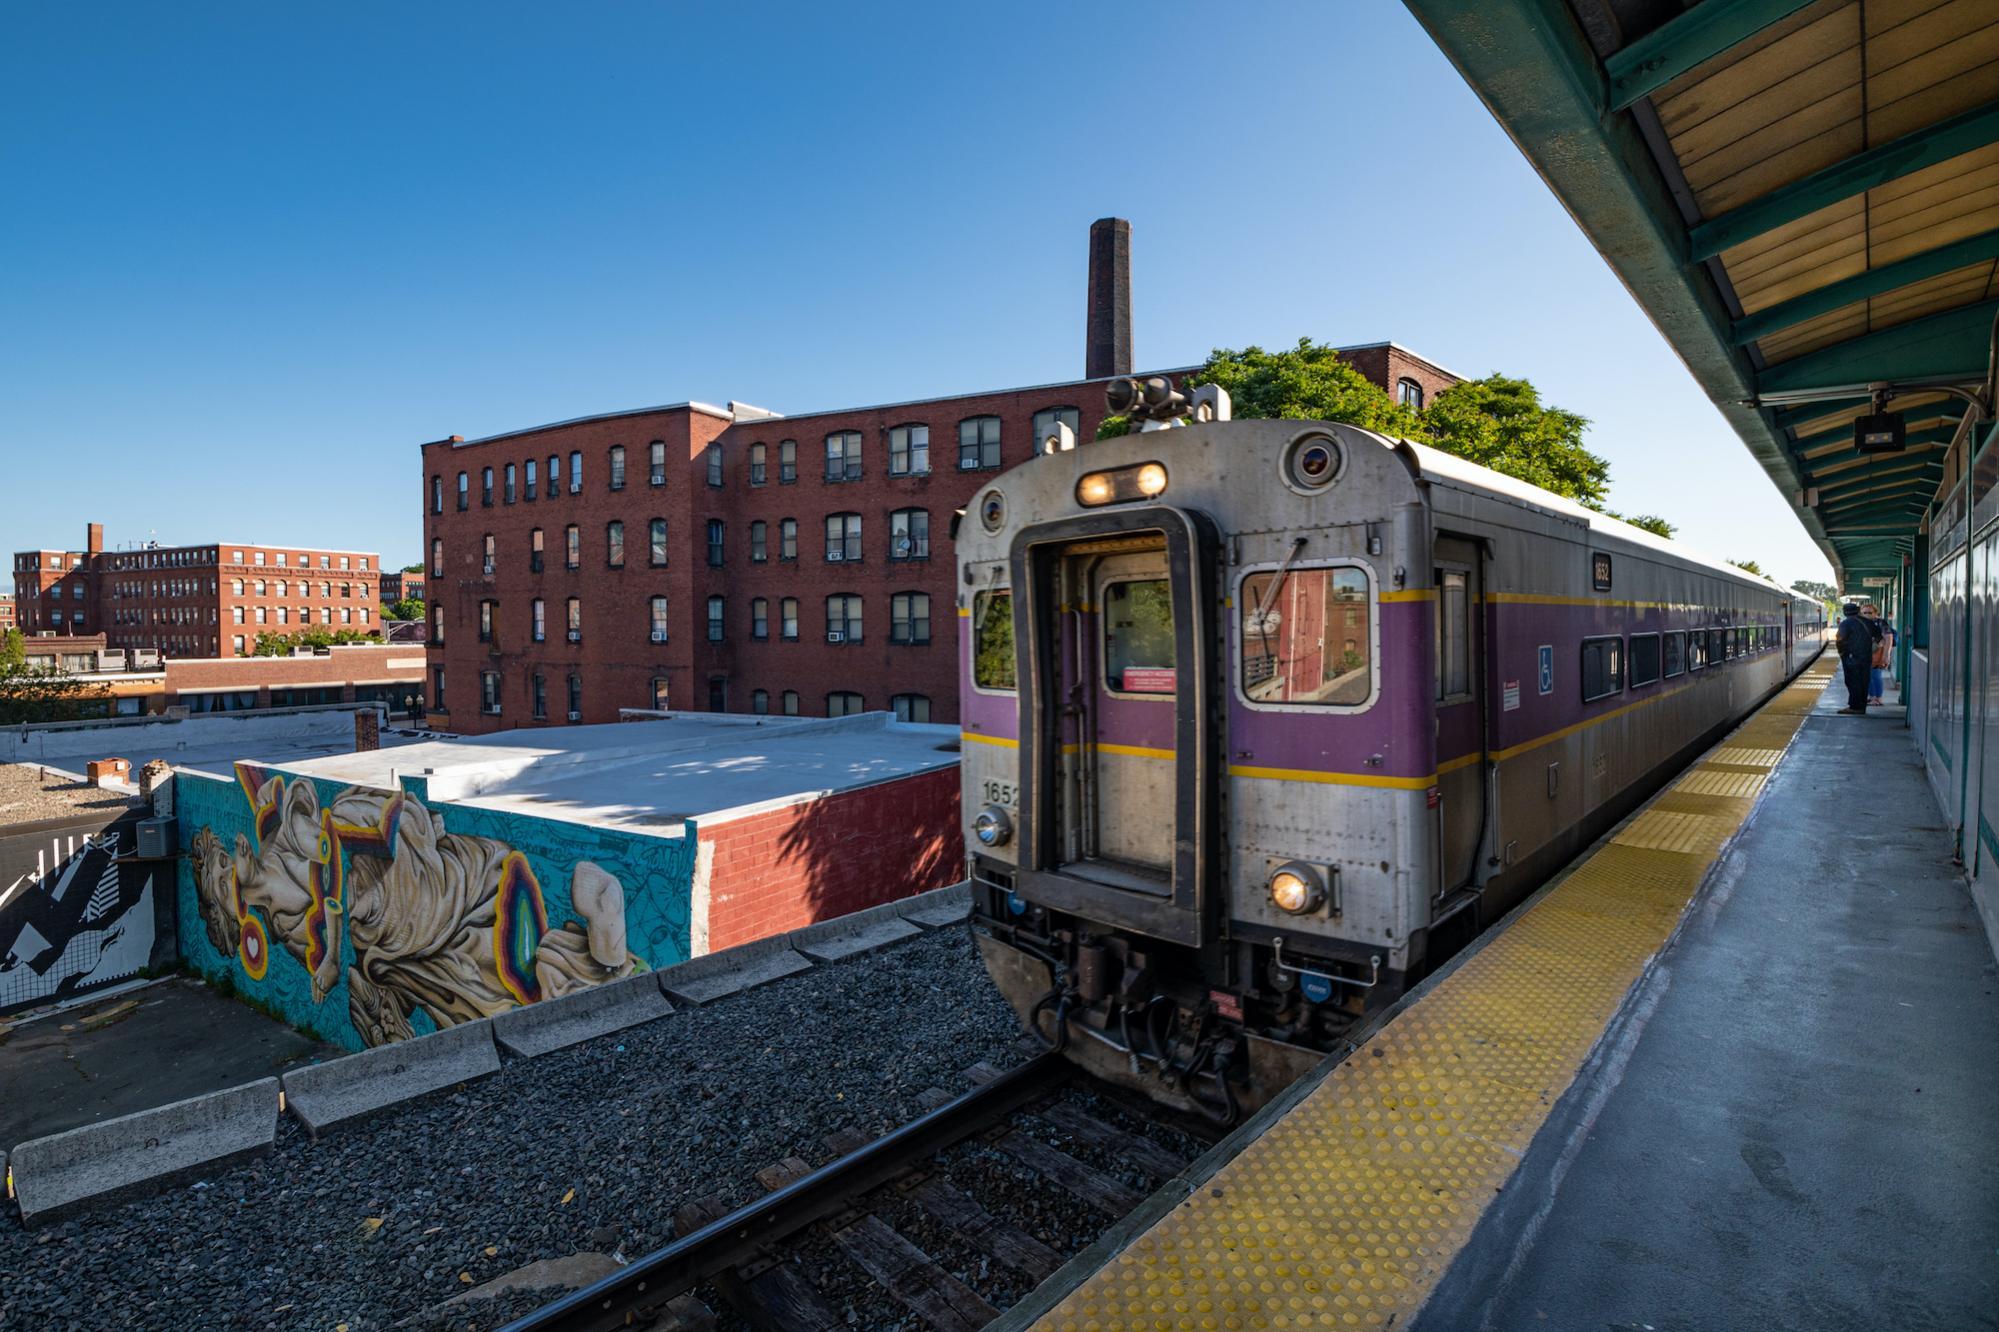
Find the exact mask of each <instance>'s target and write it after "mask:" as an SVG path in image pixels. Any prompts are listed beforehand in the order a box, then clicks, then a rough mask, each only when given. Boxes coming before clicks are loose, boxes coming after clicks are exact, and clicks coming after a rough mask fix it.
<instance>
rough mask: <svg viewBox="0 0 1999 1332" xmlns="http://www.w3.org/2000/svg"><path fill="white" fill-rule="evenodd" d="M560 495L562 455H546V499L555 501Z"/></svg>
mask: <svg viewBox="0 0 1999 1332" xmlns="http://www.w3.org/2000/svg"><path fill="white" fill-rule="evenodd" d="M561 494H562V455H561V454H559V453H551V454H549V455H548V497H549V498H550V499H555V498H557V497H558V496H560V495H561Z"/></svg>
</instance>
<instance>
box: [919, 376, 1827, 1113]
mask: <svg viewBox="0 0 1999 1332" xmlns="http://www.w3.org/2000/svg"><path fill="white" fill-rule="evenodd" d="M1140 390H1141V386H1137V385H1131V386H1130V391H1129V392H1127V393H1125V394H1124V396H1123V397H1122V398H1120V399H1117V400H1116V401H1120V402H1127V403H1128V402H1129V401H1131V399H1132V397H1133V395H1134V394H1135V393H1137V392H1139V391H1140ZM1176 401H1177V400H1176ZM1223 401H1224V403H1225V400H1223ZM1220 411H1221V414H1222V415H1223V416H1224V417H1225V416H1226V406H1225V405H1224V406H1222V407H1221V409H1220ZM1203 414H1207V413H1203ZM956 543H957V554H958V561H959V574H960V586H959V600H958V614H959V626H960V654H959V655H960V662H961V667H960V669H961V676H962V678H961V680H960V698H961V700H962V701H961V717H962V723H961V725H962V730H963V739H964V744H963V746H962V760H963V761H962V776H963V800H964V811H965V818H966V832H967V848H968V860H969V862H970V864H969V872H970V877H971V879H972V881H973V887H974V893H973V900H974V918H973V925H974V931H975V934H976V937H977V939H978V943H979V947H980V950H981V952H982V954H983V957H984V960H985V963H986V966H987V969H988V970H989V971H990V973H991V974H992V976H993V978H994V980H995V981H996V983H997V984H998V985H999V987H1000V989H1001V990H1002V991H1003V992H1004V993H1005V994H1006V996H1007V998H1008V1000H1009V1001H1010V1002H1011V1003H1012V1004H1013V1006H1014V1007H1015V1008H1016V1009H1017V1010H1018V1011H1019V1013H1020V1015H1021V1018H1022V1020H1023V1022H1024V1023H1026V1024H1027V1025H1028V1026H1029V1028H1030V1029H1031V1030H1033V1031H1035V1032H1036V1033H1037V1034H1038V1035H1039V1036H1040V1037H1042V1038H1043V1039H1044V1040H1046V1041H1048V1042H1050V1043H1051V1044H1054V1045H1056V1046H1058V1047H1060V1048H1063V1049H1065V1050H1066V1051H1067V1052H1068V1053H1069V1054H1070V1055H1071V1057H1073V1058H1075V1059H1076V1060H1078V1061H1079V1062H1080V1063H1082V1064H1083V1065H1084V1066H1085V1067H1087V1068H1088V1069H1089V1070H1090V1071H1092V1072H1094V1073H1096V1074H1098V1075H1099V1076H1102V1077H1105V1078H1108V1079H1111V1080H1113V1081H1119V1082H1123V1083H1126V1084H1128V1085H1131V1086H1133V1087H1136V1088H1138V1089H1139V1090H1141V1091H1143V1092H1145V1093H1146V1094H1148V1095H1150V1096H1152V1097H1153V1098H1155V1099H1158V1100H1162V1101H1166V1102H1169V1103H1176V1104H1179V1105H1180V1106H1181V1107H1182V1108H1188V1109H1196V1110H1199V1111H1201V1112H1202V1113H1205V1114H1207V1115H1209V1116H1211V1117H1213V1118H1214V1119H1216V1120H1218V1121H1222V1122H1227V1121H1230V1120H1232V1119H1234V1118H1235V1117H1236V1116H1238V1115H1239V1114H1241V1113H1243V1112H1245V1111H1247V1110H1249V1109H1252V1108H1254V1107H1256V1106H1258V1105H1260V1104H1262V1103H1263V1102H1264V1101H1266V1100H1268V1099H1269V1098H1270V1097H1271V1096H1272V1095H1274V1094H1275V1093H1276V1092H1277V1091H1278V1090H1280V1089H1281V1088H1282V1087H1283V1086H1284V1085H1285V1084H1287V1083H1289V1082H1290V1081H1291V1080H1292V1079H1293V1078H1294V1077H1295V1076H1296V1075H1297V1074H1298V1073H1299V1072H1301V1071H1303V1069H1305V1068H1307V1067H1309V1066H1310V1065H1311V1064H1312V1063H1314V1062H1316V1061H1317V1060H1318V1059H1319V1058H1320V1057H1321V1055H1322V1053H1323V1052H1324V1051H1325V1050H1327V1049H1329V1048H1331V1046H1332V1045H1333V1044H1334V1043H1336V1042H1337V1041H1338V1039H1339V1038H1340V1036H1341V1035H1342V1034H1343V1033H1345V1032H1347V1031H1348V1030H1349V1029H1350V1028H1351V1027H1352V1025H1353V1023H1354V1022H1355V1021H1356V1020H1358V1019H1359V1018H1361V1017H1363V1016H1365V1015H1367V1014H1368V1013H1369V1012H1371V1011H1373V1010H1375V1009H1377V1008H1378V1007H1380V1006H1382V1005H1384V1004H1385V1003H1387V1002H1389V1001H1390V1000H1392V999H1393V998H1394V997H1395V996H1396V995H1398V994H1400V993H1401V992H1402V991H1403V990H1404V989H1405V988H1406V987H1407V986H1409V985H1410V984H1412V983H1414V981H1415V980H1417V979H1420V978H1421V976H1422V975H1424V974H1425V972H1426V971H1427V970H1428V969H1430V968H1432V967H1434V966H1435V965H1437V964H1438V963H1439V962H1441V961H1442V960H1443V959H1444V958H1446V957H1448V956H1449V955H1450V953H1452V952H1453V951H1455V950H1456V949H1457V948H1459V947H1461V946H1462V945H1463V944H1464V943H1466V942H1467V941H1469V940H1470V939H1471V938H1473V937H1474V936H1475V935H1476V934H1477V933H1478V932H1479V931H1480V930H1482V929H1483V928H1484V927H1485V926H1486V925H1488V924H1490V923H1491V922H1492V921H1494V920H1496V919H1497V918H1498V917H1499V916H1500V915H1502V914H1503V913H1504V912H1505V911H1506V910H1508V909H1509V908H1510V907H1512V906H1514V905H1515V904H1517V903H1518V902H1519V901H1521V900H1522V899H1523V898H1524V897H1525V896H1527V895H1528V893H1530V892H1531V891H1532V889H1533V888H1534V887H1536V886H1537V885H1538V884H1540V883H1541V882H1542V881H1544V880H1545V879H1546V878H1547V877H1548V876H1549V875H1550V874H1551V873H1552V872H1553V871H1554V870H1556V869H1557V868H1559V867H1560V866H1561V865H1562V864H1564V863H1565V862H1567V861H1568V860H1570V859H1572V858H1573V857H1574V856H1575V855H1576V854H1577V853H1578V852H1579V851H1580V850H1581V849H1583V848H1584V847H1586V846H1587V845H1588V844H1589V843H1590V842H1591V841H1592V840H1593V839H1594V838H1596V837H1597V836H1598V835H1600V834H1601V833H1602V832H1603V831H1604V830H1605V829H1607V828H1608V827H1609V826H1611V825H1612V824H1613V823H1614V822H1615V821H1616V820H1617V819H1619V818H1621V817H1623V816H1624V815H1625V814H1627V813H1628V812H1629V811H1630V810H1631V809H1632V808H1633V807H1634V806H1635V805H1636V804H1637V803H1638V802H1639V801H1640V800H1642V799H1643V798H1644V797H1645V796H1646V795H1648V794H1649V793H1651V792H1652V791H1654V790H1656V789H1657V788H1658V787H1659V786H1660V785H1661V784H1662V783H1663V782H1664V781H1666V780H1667V779H1669V778H1670V777H1671V776H1672V775H1673V774H1674V773H1675V772H1676V771H1677V770H1678V769H1680V768H1681V767H1683V766H1684V765H1685V763H1686V762H1687V761H1688V760H1690V759H1691V758H1692V757H1693V756H1694V755H1695V754H1697V753H1698V752H1699V751H1700V750H1701V749H1703V748H1705V747H1706V746H1707V745H1709V744H1711V743H1712V742H1713V741H1714V740H1715V739H1716V738H1718V737H1719V736H1720V735H1721V734H1722V733H1723V732H1725V731H1726V730H1727V729H1728V728H1729V727H1730V726H1732V725H1733V724H1734V723H1736V722H1738V721H1739V720H1741V719H1742V718H1743V717H1744V716H1745V715H1746V714H1748V713H1749V712H1750V711H1751V710H1753V709H1754V708H1755V707H1756V706H1757V705H1758V704H1759V703H1760V702H1761V701H1763V700H1764V699H1766V698H1768V697H1769V696H1770V695H1771V694H1772V693H1774V692H1775V691H1776V690H1778V689H1780V688H1782V687H1783V685H1784V684H1785V683H1786V682H1787V681H1788V680H1790V679H1791V678H1792V677H1793V676H1795V675H1796V674H1797V673H1798V672H1799V671H1801V670H1802V669H1803V668H1804V667H1805V666H1806V665H1807V664H1808V663H1809V662H1810V661H1811V660H1812V659H1813V658H1814V657H1816V656H1817V655H1818V653H1819V652H1820V651H1821V649H1822V647H1823V645H1824V641H1825V634H1826V623H1825V610H1824V607H1823V606H1822V605H1820V604H1819V603H1817V602H1815V601H1812V600H1810V599H1806V598H1800V597H1798V596H1796V595H1795V594H1793V593H1790V592H1788V591H1786V590H1785V589H1783V588H1780V587H1778V586H1777V585H1775V584H1774V583H1772V582H1769V581H1768V580H1766V579H1763V578H1759V577H1755V576H1752V575H1750V574H1748V573H1745V572H1743V571H1742V570H1740V569H1737V568H1735V567H1733V566H1730V565H1725V564H1718V563H1714V562H1711V561H1709V560H1706V559H1704V558H1701V557H1699V556H1696V555H1692V554H1689V553H1688V552H1686V551H1685V550H1683V549H1681V548H1680V547H1678V546H1676V545H1674V544H1673V543H1672V542H1670V541H1667V540H1664V539H1661V538H1659V537H1656V536H1654V535H1652V534H1651V533H1648V532H1645V531H1642V530H1640V529H1638V528H1634V527H1631V526H1630V525H1628V524H1625V523H1622V522H1619V521H1617V520H1615V519H1611V518H1608V517H1606V516H1604V515H1602V514H1599V513H1595V512H1592V511H1591V510H1589V509H1586V508H1584V507H1582V506H1580V505H1578V504H1575V503H1573V502H1571V501H1568V500H1565V499H1562V498H1560V497H1559V496H1556V495H1553V494H1550V493H1549V492H1547V491H1543V490H1541V489H1539V488H1537V487H1535V486H1531V485H1528V484H1526V483H1524V482H1521V481H1517V480H1515V479H1513V478H1511V477H1507V476H1503V475H1500V474H1499V473H1496V472H1493V471H1490V470H1488V469H1486V468H1483V467H1479V466H1477V465H1475V464H1472V463H1468V462H1466V461H1464V460H1462V459H1459V458H1456V457H1453V456H1451V455H1449V454H1445V453H1441V452H1438V451H1437V450H1434V449H1430V448H1427V447H1424V446H1422V445H1417V444H1412V443H1408V442H1406V441H1396V440H1392V439H1387V438H1384V437H1383V436H1380V435H1377V434H1373V433H1371V432H1369V431H1366V430H1362V429H1358V428H1356V427H1352V426H1347V425H1331V424H1324V423H1313V422H1302V421H1236V422H1230V421H1227V420H1225V419H1223V420H1211V421H1208V422H1206V423H1198V424H1192V425H1187V426H1181V427H1177V428H1170V429H1156V428H1155V429H1147V430H1144V431H1142V432H1140V433H1136V434H1132V435H1128V436H1124V437H1121V438H1115V439H1109V440H1100V441H1097V442H1095V443H1092V444H1090V445H1088V446H1087V447H1084V448H1069V449H1068V450H1067V451H1052V452H1048V453H1045V454H1043V455H1042V456H1039V457H1036V458H1034V459H1032V460H1031V461H1029V462H1027V463H1024V464H1022V465H1021V466H1018V467H1016V468H1014V469H1012V470H1010V471H1008V472H1005V473H1003V474H1002V475H1000V476H999V477H997V478H995V479H994V480H993V481H992V482H991V483H990V484H988V485H987V486H985V487H983V488H982V489H981V490H980V491H979V492H978V493H977V494H976V495H975V496H974V497H973V499H972V502H971V504H970V506H969V507H968V508H967V510H966V511H965V513H964V514H963V516H962V518H961V520H960V523H959V530H958V532H957V533H956Z"/></svg>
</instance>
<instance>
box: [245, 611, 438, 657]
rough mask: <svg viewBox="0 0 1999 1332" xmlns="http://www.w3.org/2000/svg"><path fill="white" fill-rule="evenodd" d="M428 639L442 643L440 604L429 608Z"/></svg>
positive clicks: (260, 620) (259, 620)
mask: <svg viewBox="0 0 1999 1332" xmlns="http://www.w3.org/2000/svg"><path fill="white" fill-rule="evenodd" d="M263 622H264V608H263V607H262V606H259V607H257V623H258V624H262V623H263ZM430 641H431V642H432V643H435V644H437V645H438V646H440V647H441V646H443V644H444V607H442V606H432V607H431V608H430Z"/></svg>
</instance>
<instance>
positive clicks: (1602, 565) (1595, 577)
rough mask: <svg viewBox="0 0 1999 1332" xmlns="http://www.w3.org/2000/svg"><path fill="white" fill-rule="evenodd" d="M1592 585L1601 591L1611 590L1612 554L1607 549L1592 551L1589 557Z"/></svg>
mask: <svg viewBox="0 0 1999 1332" xmlns="http://www.w3.org/2000/svg"><path fill="white" fill-rule="evenodd" d="M1589 581H1590V586H1591V587H1593V588H1595V589H1596V590H1597V591H1599V592H1608V591H1610V555H1609V553H1608V552H1606V551H1601V550H1598V551H1592V552H1590V557H1589Z"/></svg>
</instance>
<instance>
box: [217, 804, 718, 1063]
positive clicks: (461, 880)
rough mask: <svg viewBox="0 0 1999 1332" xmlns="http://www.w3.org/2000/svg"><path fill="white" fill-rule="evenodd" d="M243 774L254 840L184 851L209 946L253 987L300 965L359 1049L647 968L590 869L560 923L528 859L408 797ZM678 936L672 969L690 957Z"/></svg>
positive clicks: (618, 899)
mask: <svg viewBox="0 0 1999 1332" xmlns="http://www.w3.org/2000/svg"><path fill="white" fill-rule="evenodd" d="M236 773H237V782H238V785H239V788H240V791H241V794H242V797H243V800H244V802H245V804H247V806H248V814H249V817H248V819H247V820H245V822H246V823H247V825H248V826H247V828H245V829H244V830H242V831H237V832H235V833H234V834H233V836H229V835H226V834H222V833H218V832H217V831H216V830H215V828H214V827H213V826H211V825H209V824H204V825H202V826H201V827H200V828H199V829H198V830H197V831H196V832H195V833H194V836H193V838H192V840H191V842H190V845H189V850H190V852H191V856H190V861H191V869H192V877H193V880H194V883H193V889H194V892H193V897H194V905H195V907H196V909H197V911H198V913H199V918H200V923H201V929H202V933H203V935H204V936H205V937H206V940H207V942H208V944H209V945H210V946H211V947H212V948H213V949H214V950H215V952H216V953H217V954H219V955H220V957H221V958H222V959H232V960H233V961H234V962H235V963H236V964H237V965H238V966H239V967H240V969H241V973H242V974H243V975H244V976H247V977H248V978H249V980H250V981H252V982H262V981H264V980H266V978H267V977H269V976H270V974H271V968H272V965H273V962H274V959H275V958H287V959H289V961H290V962H291V963H295V964H296V966H297V967H298V968H300V969H302V970H303V973H304V977H305V981H306V988H307V998H308V1000H309V1004H310V1006H311V1007H312V1008H313V1009H314V1010H319V1009H321V1008H323V1007H324V1006H326V1005H328V1003H329V1001H334V1000H336V997H337V991H338V990H339V989H340V988H341V987H342V986H343V984H344V987H345V990H346V995H345V999H346V1009H347V1018H348V1024H350V1025H351V1030H352V1032H353V1033H354V1036H355V1037H356V1038H358V1040H357V1041H349V1042H348V1043H349V1044H355V1043H358V1044H360V1045H363V1046H374V1045H383V1044H386V1043H388V1042H391V1041H399V1040H405V1039H407V1038H409V1037H411V1036H413V1035H417V1034H419V1032H420V1031H427V1030H431V1029H433V1028H441V1027H448V1026H453V1025H456V1024H458V1023H461V1022H470V1021H474V1020H476V1019H478V1018H484V1017H491V1016H493V1015H494V1014H496V1013H500V1012H504V1011H506V1010H507V1009H510V1008H514V1007H516V1006H518V1005H521V1004H531V1003H535V1002H537V1001H539V1000H541V999H546V998H554V997H557V996H560V995H564V994H568V993H571V992H572V991H575V990H579V989H584V988H586V987H588V986H592V985H600V984H602V983H604V982H605V981H611V980H617V979H620V978H621V977H625V976H629V975H631V974H633V973H634V972H636V971H641V970H644V969H646V967H647V963H646V962H645V961H644V960H643V959H642V958H640V957H638V956H636V955H634V953H633V952H632V951H631V949H630V948H629V947H628V946H627V941H626V931H627V920H626V915H627V910H628V906H629V904H628V903H627V901H626V892H625V886H624V883H623V882H622V881H621V880H620V878H619V876H618V874H616V873H615V872H613V871H612V870H610V869H607V868H606V867H605V866H603V865H602V864H599V863H597V862H596V861H594V860H591V859H586V858H580V857H579V858H576V859H573V860H571V861H570V862H569V864H568V866H567V878H566V881H563V882H559V883H558V884H556V885H555V886H556V887H557V888H558V890H560V889H566V892H563V891H558V892H557V893H555V894H554V895H553V896H554V899H555V902H554V904H555V905H556V906H557V907H560V906H561V905H562V904H563V903H566V906H567V911H568V912H569V913H572V914H571V918H567V919H565V918H563V913H562V912H561V911H560V910H551V894H550V893H549V892H547V891H545V889H544V884H543V881H542V879H541V877H540V875H539V874H538V872H537V869H536V866H535V863H534V861H533V859H531V858H530V856H529V855H528V854H527V853H526V852H524V851H523V850H521V849H519V848H518V847H516V846H514V845H511V844H510V843H509V842H508V841H505V840H501V839H500V838H495V837H487V836H478V835H472V834H467V833H457V832H450V831H447V830H446V828H445V826H444V818H443V816H442V813H441V812H440V811H433V810H431V809H429V808H427V807H426V806H425V805H424V803H423V802H422V801H421V800H420V799H418V798H417V797H416V796H414V795H412V794H410V793H408V792H405V791H383V790H378V789H374V788H370V787H360V786H350V787H345V788H339V789H337V790H334V791H333V793H332V794H331V796H330V798H328V799H325V800H324V803H322V793H321V791H320V789H319V786H318V785H317V784H316V783H315V782H314V781H313V780H311V779H309V778H305V777H299V776H294V775H287V774H284V773H277V772H271V771H267V770H264V769H261V768H257V767H255V766H253V765H250V764H238V765H237V770H236ZM189 794H194V793H193V792H190V793H189ZM187 812H188V813H191V812H192V811H187ZM473 812H475V813H478V812H482V811H473ZM190 821H191V820H190ZM523 822H525V823H528V824H535V823H540V822H541V821H539V820H524V821H523ZM653 840H655V841H658V840H659V839H653ZM662 886H664V885H662ZM682 901H683V911H682V913H681V917H680V918H681V920H682V921H684V920H685V914H684V897H683V899H682ZM679 933H680V942H679V943H678V946H677V947H671V946H670V947H669V949H668V952H669V959H670V960H678V958H679V957H684V956H685V955H686V946H685V942H684V940H685V932H684V926H683V928H682V930H681V931H680V932H679ZM311 1025H313V1026H314V1028H315V1029H317V1030H324V1029H325V1027H326V1026H327V1025H328V1024H327V1023H326V1022H325V1021H324V1019H323V1017H322V1018H321V1020H319V1021H315V1022H314V1023H312V1024H311ZM333 1034H335V1035H344V1034H345V1033H340V1032H337V1031H336V1032H335V1033H333Z"/></svg>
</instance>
